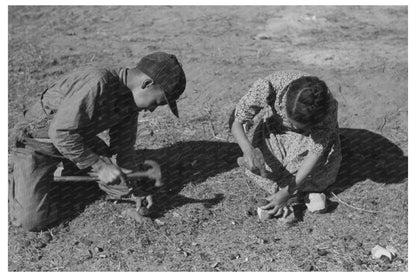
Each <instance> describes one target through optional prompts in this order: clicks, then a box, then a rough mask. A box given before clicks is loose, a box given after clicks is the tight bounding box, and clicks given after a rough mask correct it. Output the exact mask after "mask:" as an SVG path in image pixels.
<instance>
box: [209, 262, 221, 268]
mask: <svg viewBox="0 0 416 277" xmlns="http://www.w3.org/2000/svg"><path fill="white" fill-rule="evenodd" d="M219 264H220V263H219V262H215V263H213V264H212V265H211V267H212V268H216V267H217V266H218V265H219Z"/></svg>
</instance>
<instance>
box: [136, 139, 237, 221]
mask: <svg viewBox="0 0 416 277" xmlns="http://www.w3.org/2000/svg"><path fill="white" fill-rule="evenodd" d="M137 155H138V156H139V157H141V158H142V159H150V160H155V161H157V162H158V163H159V164H160V166H161V168H162V173H163V181H164V183H165V186H164V187H162V190H161V191H160V192H159V193H154V201H155V203H157V211H156V213H157V214H160V213H163V212H165V211H167V210H170V209H173V208H175V207H178V206H182V205H185V204H188V203H203V204H204V206H205V207H207V208H208V207H210V206H214V205H216V204H218V203H219V202H220V201H222V199H223V198H224V196H223V195H222V194H216V195H215V197H214V198H210V199H202V200H201V199H193V198H188V197H185V196H183V195H180V194H179V192H180V191H181V190H182V188H183V187H184V185H185V184H188V183H190V184H191V185H192V184H198V183H201V182H203V181H205V180H206V179H208V178H210V177H213V176H216V175H218V174H220V173H223V172H227V171H230V170H232V169H233V168H235V167H237V166H238V165H237V163H236V160H237V157H238V156H241V150H240V148H239V147H238V145H237V144H236V143H229V142H218V141H184V142H178V143H175V144H173V145H171V146H169V147H165V148H161V149H155V150H152V149H143V150H139V151H138V152H137Z"/></svg>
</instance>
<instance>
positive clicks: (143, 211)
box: [138, 207, 150, 216]
mask: <svg viewBox="0 0 416 277" xmlns="http://www.w3.org/2000/svg"><path fill="white" fill-rule="evenodd" d="M138 213H139V214H140V215H141V216H149V214H150V211H149V209H148V208H146V207H140V209H139V210H138Z"/></svg>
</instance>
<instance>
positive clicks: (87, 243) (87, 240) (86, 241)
mask: <svg viewBox="0 0 416 277" xmlns="http://www.w3.org/2000/svg"><path fill="white" fill-rule="evenodd" d="M79 242H81V243H82V244H84V245H85V246H88V247H90V246H91V245H92V243H93V242H92V241H91V240H89V239H87V238H80V239H79Z"/></svg>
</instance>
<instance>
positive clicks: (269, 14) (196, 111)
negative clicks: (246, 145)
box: [8, 6, 408, 271]
mask: <svg viewBox="0 0 416 277" xmlns="http://www.w3.org/2000/svg"><path fill="white" fill-rule="evenodd" d="M407 34H408V12H407V7H406V6H401V7H395V6H389V7H382V6H369V7H364V6H361V7H358V6H357V7H356V6H337V7H335V6H325V7H321V6H309V7H308V6H302V7H292V6H285V7H280V6H261V7H260V6H259V7H256V6H247V7H243V6H240V7H237V6H235V7H231V6H228V7H227V6H221V7H218V6H206V7H205V6H194V7H189V6H183V7H180V6H158V7H156V6H134V7H127V6H116V7H111V6H105V7H104V6H103V7H99V6H98V7H97V6H96V7H88V6H86V7H76V6H72V7H71V6H67V7H48V6H43V7H34V6H31V7H27V6H20V7H16V6H10V7H9V38H8V45H9V91H8V99H9V106H8V107H9V126H8V127H9V130H10V129H11V128H12V127H13V125H14V124H15V123H16V120H17V116H18V114H19V113H21V112H22V110H23V109H24V107H27V106H29V105H30V104H31V103H33V102H34V101H35V100H36V99H38V97H39V95H40V93H41V92H42V90H43V89H44V88H45V87H46V86H47V85H48V83H50V82H52V80H54V79H55V78H57V77H59V76H60V75H62V74H63V73H65V72H67V71H68V70H71V69H74V68H76V67H78V66H81V65H85V64H94V65H103V64H113V65H116V66H134V65H135V63H136V62H137V61H138V60H139V58H140V57H141V56H143V55H145V54H147V53H150V52H153V51H158V50H162V51H166V52H172V53H175V54H176V55H177V56H178V58H179V60H180V61H181V62H182V64H183V67H184V70H185V72H186V74H187V80H188V82H187V88H186V91H185V94H184V96H183V98H182V100H180V102H179V104H178V105H179V110H180V115H181V118H180V119H179V120H177V119H175V118H173V116H172V115H171V114H170V112H169V111H168V109H167V108H165V107H163V108H159V109H158V110H156V111H155V112H154V113H152V114H142V115H141V116H140V119H139V132H138V137H137V152H138V154H139V155H141V157H143V159H148V158H153V159H156V160H157V161H159V162H160V163H161V164H162V167H163V171H164V172H165V180H166V182H167V189H165V191H164V192H163V193H160V194H159V195H158V196H157V197H156V201H157V209H156V210H155V212H154V215H153V217H152V220H150V221H148V222H144V223H138V222H135V221H133V220H130V219H127V218H125V217H123V216H122V211H123V210H125V209H127V208H131V207H133V203H130V202H126V201H124V202H121V203H117V204H115V203H114V202H113V201H108V200H105V199H104V198H103V196H102V195H100V194H97V197H95V198H93V199H89V200H88V201H86V202H82V203H79V204H78V205H74V207H73V209H74V213H75V214H74V216H73V217H71V218H70V219H69V220H65V221H64V222H62V223H61V224H60V225H59V226H56V227H53V228H51V229H50V230H48V231H46V232H41V233H26V232H24V231H23V230H22V229H21V228H16V227H14V226H12V225H9V229H8V232H9V240H8V242H9V243H8V252H9V256H8V265H9V271H407V270H408V190H407V188H408V181H407V175H408V171H407V170H408V169H407V168H408V165H407V161H408V158H407V156H408V152H407V151H408V136H407V127H408V126H407V122H408V121H407V119H408V108H407V103H408V102H407V95H408V88H407V82H408V58H407V54H408V36H407ZM284 69H300V70H304V71H307V72H311V73H313V74H315V75H317V76H318V77H320V78H322V79H323V80H325V81H326V82H327V84H328V86H329V87H330V89H331V91H332V92H333V94H334V96H335V97H336V98H337V99H338V101H339V123H340V127H341V128H342V129H341V132H342V144H343V155H344V159H343V163H342V166H341V171H340V174H339V177H338V181H337V183H336V184H334V186H333V187H331V190H330V191H329V192H328V195H329V197H330V201H331V202H332V205H331V207H332V208H331V211H330V212H329V213H326V214H312V213H309V212H305V211H301V217H302V220H300V221H299V222H296V223H295V224H290V225H287V224H282V223H280V222H279V221H278V220H268V221H264V222H259V221H258V219H257V217H256V216H255V215H253V213H252V208H253V207H255V204H254V202H253V198H254V197H261V196H264V192H262V191H261V190H260V189H258V188H256V186H255V184H254V183H252V182H251V181H250V180H249V179H247V177H245V176H244V174H243V173H242V171H241V170H240V169H239V168H238V165H237V163H236V159H237V157H238V156H240V155H241V151H240V150H239V148H238V146H237V144H236V143H235V142H234V140H233V138H232V137H231V136H230V134H229V132H228V129H227V128H228V122H227V119H228V114H229V112H230V111H231V110H232V108H233V107H234V105H235V104H236V102H237V101H238V99H239V98H240V97H241V96H242V95H244V93H246V91H247V90H248V88H249V87H250V85H251V84H252V83H253V82H254V81H255V80H256V79H257V78H260V77H263V76H265V75H267V74H269V73H271V72H273V71H275V70H284ZM9 146H10V145H9ZM9 172H10V169H9ZM334 195H336V197H334ZM341 201H342V202H341ZM351 206H352V207H351ZM371 211H375V212H376V213H374V212H371ZM376 245H381V246H386V245H392V246H394V247H395V248H397V249H398V252H399V254H398V257H397V258H396V259H395V260H393V262H389V261H386V260H377V259H373V258H372V257H371V254H370V251H371V249H372V248H373V247H374V246H376Z"/></svg>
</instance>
